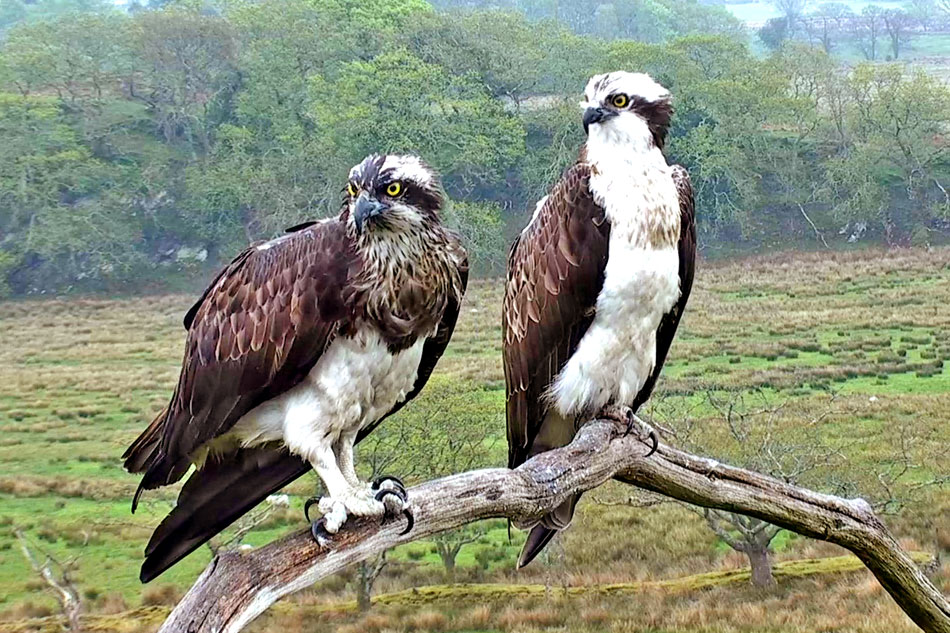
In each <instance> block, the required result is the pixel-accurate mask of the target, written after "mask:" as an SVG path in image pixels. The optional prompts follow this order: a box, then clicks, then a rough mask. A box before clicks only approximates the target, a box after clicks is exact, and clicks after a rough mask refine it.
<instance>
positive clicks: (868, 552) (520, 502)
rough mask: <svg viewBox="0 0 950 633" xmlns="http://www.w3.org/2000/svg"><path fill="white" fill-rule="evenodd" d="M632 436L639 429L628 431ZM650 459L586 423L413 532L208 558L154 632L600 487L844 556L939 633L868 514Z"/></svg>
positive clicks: (782, 488)
mask: <svg viewBox="0 0 950 633" xmlns="http://www.w3.org/2000/svg"><path fill="white" fill-rule="evenodd" d="M636 422H637V423H638V424H640V425H642V427H643V428H646V429H649V426H648V425H646V424H645V423H643V422H642V420H639V418H638V419H637V420H636ZM645 448H646V449H649V448H650V443H649V442H648V441H642V440H640V439H639V438H638V437H636V435H635V434H633V433H631V434H623V433H621V434H619V435H618V432H617V425H616V424H615V423H613V422H609V421H604V420H595V421H593V422H591V423H589V424H587V425H585V426H584V427H583V428H581V429H580V431H579V432H578V434H577V436H576V437H575V438H574V441H573V442H572V443H571V444H569V445H568V446H565V447H564V448H560V449H557V450H553V451H550V452H547V453H542V454H540V455H537V456H535V457H533V458H532V459H530V460H528V461H527V462H525V463H524V464H522V465H521V466H520V467H519V468H517V469H515V470H508V469H504V468H490V469H484V470H475V471H470V472H466V473H460V474H457V475H451V476H449V477H444V478H442V479H438V480H435V481H430V482H426V483H424V484H421V485H419V486H416V487H414V488H412V489H411V490H410V495H411V497H412V500H413V507H414V513H415V519H416V521H415V527H414V528H413V530H412V532H410V533H409V534H401V533H400V532H401V531H402V529H403V526H402V524H401V523H398V522H397V523H387V524H382V525H381V524H380V523H379V522H378V521H376V520H368V519H356V520H350V521H348V522H347V523H346V524H345V525H344V526H343V528H342V529H341V530H340V532H339V533H338V534H336V535H335V536H334V537H333V539H332V541H331V542H330V543H329V544H327V546H326V547H322V546H320V545H318V544H316V543H314V542H313V539H312V538H311V537H310V530H309V529H304V530H300V531H298V532H295V533H293V534H290V535H288V536H286V537H284V538H282V539H279V540H277V541H275V542H273V543H270V544H268V545H265V546H263V547H260V548H258V549H255V550H252V551H250V552H225V553H223V554H220V555H219V556H216V557H215V558H214V560H212V561H211V563H210V564H209V565H208V567H207V568H206V569H205V571H204V572H203V573H202V574H201V576H200V577H199V578H198V580H197V581H196V582H195V584H194V586H192V588H191V589H190V590H189V591H188V593H187V594H186V595H185V597H184V598H183V599H182V600H181V602H180V603H179V604H178V606H177V607H176V608H175V609H174V610H173V611H172V613H171V614H170V615H169V617H168V619H167V620H166V621H165V623H164V624H163V625H162V628H161V629H160V633H179V632H188V633H211V632H214V633H237V632H238V631H240V630H241V629H243V628H244V627H245V626H246V625H247V624H248V623H249V622H251V621H252V620H253V619H254V618H255V617H257V616H258V615H260V614H261V613H263V612H264V611H265V610H266V609H267V608H268V607H269V606H270V605H271V604H273V603H274V602H275V601H277V600H279V599H280V598H281V597H283V596H286V595H288V594H290V593H293V592H295V591H299V590H300V589H303V588H305V587H307V586H309V585H312V584H313V583H315V582H317V581H318V580H320V579H322V578H324V577H326V576H329V575H331V574H334V573H336V572H338V571H340V570H342V569H344V568H346V567H349V566H350V565H354V564H356V563H358V562H360V561H363V560H366V559H367V558H370V557H371V556H374V555H376V554H379V553H381V552H384V551H385V550H387V549H390V548H392V547H395V546H397V545H401V544H404V543H409V542H412V541H416V540H419V539H423V538H426V537H429V536H432V535H434V534H438V533H440V532H445V531H447V530H451V529H454V528H457V527H460V526H462V525H465V524H467V523H472V522H475V521H479V520H481V519H487V518H495V517H502V518H508V519H511V520H512V521H515V522H519V523H520V522H527V521H531V520H533V519H538V518H540V517H541V516H543V515H544V514H546V513H548V512H550V511H552V510H553V509H554V508H555V507H557V506H558V505H559V504H560V503H562V502H563V501H565V500H566V499H567V498H568V497H569V496H571V495H574V494H576V493H578V492H583V491H586V490H590V489H592V488H596V487H597V486H600V485H602V484H603V483H605V482H606V481H608V480H609V479H612V478H616V479H618V480H620V481H623V482H625V483H628V484H631V485H634V486H637V487H639V488H642V489H645V490H649V491H651V492H654V493H658V494H660V495H664V496H666V497H672V498H674V499H677V500H679V501H683V502H686V503H690V504H694V505H698V506H701V507H704V508H710V509H715V510H722V511H727V512H735V513H738V514H744V515H747V516H752V517H755V518H758V519H761V520H763V521H768V522H770V523H773V524H775V525H778V526H781V527H783V528H785V529H788V530H792V531H794V532H798V533H800V534H804V535H806V536H810V537H812V538H817V539H821V540H825V541H830V542H832V543H836V544H838V545H841V546H843V547H845V548H847V549H849V550H851V551H852V552H854V553H855V554H856V555H857V556H858V557H859V558H860V559H861V561H862V562H863V563H864V564H865V565H866V566H867V567H868V568H869V569H870V570H871V571H872V572H873V573H874V575H875V576H876V577H877V579H878V580H879V581H880V582H881V584H882V585H883V587H884V588H885V589H886V590H887V591H888V593H889V594H890V595H891V596H892V597H893V598H894V600H895V601H896V602H897V603H898V604H899V605H900V607H901V608H902V609H903V610H904V611H905V612H906V613H907V615H908V616H910V618H911V619H912V620H913V621H914V622H915V623H916V624H917V625H918V626H920V628H921V629H923V630H924V631H927V632H928V633H950V603H948V601H947V599H946V597H944V596H943V594H942V593H940V591H939V590H938V589H937V588H936V587H935V586H934V585H933V584H932V583H931V582H930V580H929V579H928V578H927V577H926V576H925V575H924V574H923V572H922V571H921V570H920V569H919V568H918V567H917V566H916V564H915V563H914V561H913V560H912V559H911V557H910V556H909V555H908V553H907V552H905V551H904V550H903V549H901V547H900V545H898V543H897V541H896V540H895V539H894V538H893V537H892V536H891V535H890V533H888V531H887V529H886V528H885V527H884V525H883V524H882V523H881V521H880V520H879V519H878V518H877V517H876V516H875V515H874V513H873V512H872V510H871V507H870V505H869V504H868V503H867V502H865V501H863V500H861V499H856V500H847V499H842V498H840V497H835V496H832V495H825V494H820V493H816V492H812V491H810V490H806V489H804V488H799V487H796V486H792V485H790V484H787V483H785V482H782V481H779V480H777V479H774V478H771V477H767V476H765V475H761V474H758V473H755V472H752V471H748V470H744V469H741V468H736V467H734V466H729V465H727V464H722V463H720V462H717V461H715V460H711V459H706V458H703V457H699V456H696V455H693V454H690V453H686V452H684V451H680V450H678V449H675V448H673V447H671V446H669V445H667V444H664V443H660V444H659V447H658V449H657V450H656V452H655V453H653V455H651V456H650V457H644V456H645V455H646V454H647V450H645Z"/></svg>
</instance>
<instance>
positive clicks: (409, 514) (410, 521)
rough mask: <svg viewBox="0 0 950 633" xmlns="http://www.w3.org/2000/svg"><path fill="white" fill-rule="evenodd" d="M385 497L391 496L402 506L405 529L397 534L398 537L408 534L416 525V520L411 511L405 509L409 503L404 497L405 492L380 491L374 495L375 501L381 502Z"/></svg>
mask: <svg viewBox="0 0 950 633" xmlns="http://www.w3.org/2000/svg"><path fill="white" fill-rule="evenodd" d="M386 495H393V496H394V497H396V498H397V499H399V502H400V503H402V505H403V506H404V507H403V509H402V515H403V516H404V517H406V529H405V530H403V531H402V532H400V533H399V535H400V536H403V535H406V534H409V532H410V531H411V530H412V527H413V526H414V525H415V524H416V518H415V517H414V516H413V515H412V511H411V510H410V509H409V508H407V507H405V506H406V505H407V504H408V503H409V498H408V496H407V495H406V491H405V490H380V491H379V492H377V493H376V497H375V498H376V501H380V502H382V501H383V499H385V498H386Z"/></svg>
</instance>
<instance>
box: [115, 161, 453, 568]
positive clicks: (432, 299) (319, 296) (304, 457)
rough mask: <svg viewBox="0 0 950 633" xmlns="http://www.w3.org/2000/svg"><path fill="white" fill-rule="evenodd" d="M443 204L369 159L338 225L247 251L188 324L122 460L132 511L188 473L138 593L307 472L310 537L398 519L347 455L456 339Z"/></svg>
mask: <svg viewBox="0 0 950 633" xmlns="http://www.w3.org/2000/svg"><path fill="white" fill-rule="evenodd" d="M442 202H443V196H442V193H441V187H440V185H439V182H438V179H437V177H436V175H435V174H434V173H433V172H432V170H431V169H429V168H428V167H427V166H426V165H425V164H424V163H423V162H422V161H421V160H420V159H418V158H416V157H415V156H370V157H368V158H366V159H365V160H364V161H363V162H362V163H360V164H359V165H357V166H356V167H354V168H353V169H352V170H351V171H350V174H349V181H348V183H347V185H346V191H345V196H344V201H343V207H342V210H341V212H340V215H339V216H338V217H336V218H333V219H328V220H324V221H321V222H311V223H307V224H304V225H300V226H298V227H295V228H294V229H291V230H290V233H289V234H288V235H284V236H282V237H279V238H277V239H275V240H272V241H270V242H265V243H263V244H260V245H256V246H252V247H251V248H249V249H247V250H246V251H244V252H243V253H241V254H240V255H239V256H238V257H237V258H236V259H234V261H232V262H231V264H230V265H229V266H227V268H225V269H224V270H223V271H222V272H221V273H220V274H219V275H218V276H217V278H215V279H214V281H212V283H211V285H210V286H209V287H208V289H207V290H206V291H205V293H204V295H203V296H202V297H201V299H199V300H198V302H197V303H196V304H195V305H194V307H192V308H191V310H189V311H188V314H186V315H185V327H186V329H187V330H188V339H187V344H186V349H185V357H184V361H183V363H182V369H181V375H180V378H179V380H178V386H177V387H176V389H175V392H174V394H173V395H172V398H171V401H170V402H169V404H168V406H166V407H165V409H164V410H163V411H162V412H161V413H160V414H159V415H158V417H157V418H156V419H155V420H154V421H153V422H152V423H151V425H150V426H149V427H148V428H147V429H146V430H145V432H144V433H142V435H141V436H140V437H139V438H138V439H137V440H135V442H134V443H133V444H132V445H131V446H130V447H129V449H128V450H127V451H126V452H125V455H124V456H123V457H124V458H125V459H126V462H125V466H126V468H127V469H128V470H129V472H133V473H143V477H142V482H141V484H140V485H139V489H138V491H137V492H136V495H135V499H134V500H133V502H132V510H133V512H134V511H135V505H136V503H137V501H138V498H139V495H140V494H141V492H142V491H143V490H148V489H151V488H156V487H159V486H164V485H167V484H171V483H173V482H176V481H178V480H180V479H181V478H182V477H183V476H184V475H185V473H186V472H187V471H188V470H189V468H190V467H191V465H192V464H195V465H196V466H197V469H196V470H195V471H194V473H193V474H192V475H191V477H189V479H188V481H187V482H186V483H185V485H184V487H183V488H182V490H181V494H180V495H179V497H178V503H177V505H176V506H175V508H174V509H173V510H172V512H171V513H170V514H169V515H168V516H167V517H166V518H165V519H164V520H163V521H162V523H161V524H160V525H159V526H158V528H157V529H156V530H155V532H154V534H152V538H151V540H150V541H149V543H148V545H147V547H146V549H145V562H144V563H143V565H142V570H141V575H140V576H141V579H142V581H143V582H148V581H149V580H151V579H152V578H154V577H156V576H157V575H159V574H160V573H162V572H163V571H164V570H166V569H168V568H169V567H170V566H171V565H173V564H174V563H176V562H177V561H178V560H180V559H181V558H183V557H184V556H186V555H187V554H188V553H190V552H191V551H193V550H194V549H195V548H197V547H199V546H200V545H201V544H202V543H204V542H206V541H207V540H208V539H209V538H211V537H212V536H214V535H215V534H217V533H218V532H220V531H221V530H223V529H224V528H226V527H227V526H228V525H230V524H231V523H232V522H233V521H235V520H236V519H237V518H239V517H240V516H241V515H243V514H244V513H246V512H247V511H248V510H250V509H251V508H252V507H254V506H255V505H257V504H258V503H259V502H261V501H262V500H263V499H264V498H265V497H267V496H268V495H270V494H272V493H273V492H275V491H276V490H278V489H280V488H282V487H283V486H285V485H286V484H288V483H290V482H291V481H293V480H294V479H297V478H298V477H300V476H301V475H303V474H304V473H306V472H307V471H308V470H309V469H310V468H311V467H312V468H313V469H314V470H316V471H317V474H318V475H319V476H320V478H321V479H322V480H323V483H324V486H325V487H326V490H327V497H325V498H323V499H321V500H320V509H321V510H322V511H323V513H324V517H323V519H322V520H321V521H320V522H317V523H315V524H314V526H315V527H314V534H315V536H317V535H318V534H320V533H321V531H325V532H328V533H333V532H336V531H337V530H338V529H339V527H340V525H341V524H342V523H343V522H344V521H345V520H346V516H347V515H348V514H350V515H359V516H373V515H382V514H383V513H384V512H385V506H384V503H383V502H382V500H381V499H382V497H383V496H384V495H386V494H393V495H395V496H396V497H398V498H399V501H400V502H401V503H402V504H403V507H404V508H405V507H407V505H408V501H407V500H406V498H405V490H404V489H403V488H402V486H401V484H395V485H392V484H393V482H389V484H390V485H387V486H384V487H383V490H384V491H380V490H378V489H376V488H377V487H373V486H370V484H367V483H365V482H363V481H360V479H359V478H358V477H357V474H356V470H355V468H354V465H353V446H354V444H355V443H356V442H358V441H360V439H362V438H363V437H365V436H366V435H367V434H368V433H369V432H370V431H372V430H373V429H374V428H375V427H376V425H378V424H379V423H380V422H381V421H382V420H383V419H385V418H386V417H387V416H389V415H391V414H393V413H394V412H395V411H397V410H399V408H400V407H402V406H403V405H404V404H405V403H406V402H408V401H409V400H411V399H412V398H413V397H414V396H415V395H416V394H417V393H419V390H420V389H422V387H423V386H424V385H425V383H426V381H427V380H428V378H429V375H430V374H431V373H432V370H433V368H434V367H435V364H436V363H437V362H438V360H439V358H440V357H441V356H442V353H443V352H444V350H445V347H446V345H447V344H448V341H449V338H450V337H451V336H452V331H453V329H454V328H455V321H456V319H457V317H458V314H459V305H460V302H461V300H462V295H463V294H464V292H465V287H466V283H467V279H468V260H467V256H466V254H465V251H464V249H463V248H462V246H461V243H460V241H459V239H458V237H457V236H456V235H455V234H454V233H452V232H451V231H449V230H448V229H446V228H445V227H444V226H443V225H442V224H441V222H440V220H439V210H440V209H441V206H442ZM394 481H398V480H394ZM407 518H408V519H409V524H410V526H411V514H407Z"/></svg>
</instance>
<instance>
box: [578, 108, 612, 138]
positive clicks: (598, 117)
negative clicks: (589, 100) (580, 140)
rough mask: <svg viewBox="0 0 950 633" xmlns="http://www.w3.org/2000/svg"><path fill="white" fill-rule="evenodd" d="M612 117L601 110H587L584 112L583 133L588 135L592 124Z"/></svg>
mask: <svg viewBox="0 0 950 633" xmlns="http://www.w3.org/2000/svg"><path fill="white" fill-rule="evenodd" d="M613 115H614V113H613V112H608V111H607V110H604V109H603V108H587V109H586V110H584V119H583V122H584V133H585V134H588V133H589V132H590V126H591V125H593V124H594V123H601V122H603V121H605V120H607V119H609V118H610V117H611V116H613Z"/></svg>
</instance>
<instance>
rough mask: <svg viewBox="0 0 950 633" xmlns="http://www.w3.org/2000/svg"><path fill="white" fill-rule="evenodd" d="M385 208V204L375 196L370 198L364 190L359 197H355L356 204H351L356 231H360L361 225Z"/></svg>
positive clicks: (361, 229)
mask: <svg viewBox="0 0 950 633" xmlns="http://www.w3.org/2000/svg"><path fill="white" fill-rule="evenodd" d="M387 208H388V207H387V206H386V205H385V204H383V203H382V202H380V201H379V200H377V199H376V198H371V197H370V196H369V194H368V193H366V192H365V191H364V192H363V193H361V194H360V197H359V198H357V199H356V204H355V205H353V221H354V222H355V223H356V232H357V233H362V232H363V225H364V224H366V222H367V221H369V220H371V219H373V218H375V217H376V216H378V215H379V214H380V213H382V212H383V211H385V210H386V209H387Z"/></svg>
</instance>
